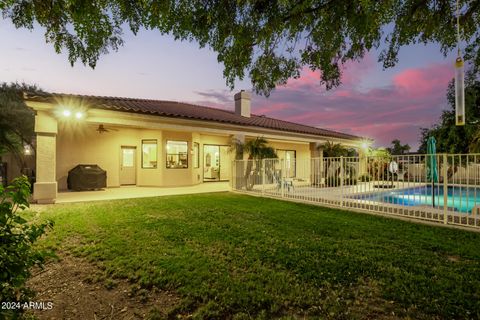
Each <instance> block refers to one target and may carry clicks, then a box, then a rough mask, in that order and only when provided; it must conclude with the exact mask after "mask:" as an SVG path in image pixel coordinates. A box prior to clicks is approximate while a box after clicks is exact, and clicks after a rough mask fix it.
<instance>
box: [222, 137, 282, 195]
mask: <svg viewBox="0 0 480 320" xmlns="http://www.w3.org/2000/svg"><path fill="white" fill-rule="evenodd" d="M231 149H234V150H235V151H236V153H237V154H239V155H243V154H244V153H246V154H248V161H247V169H246V170H245V186H246V187H247V190H251V189H252V188H253V185H254V184H255V180H254V178H253V177H254V176H255V175H257V174H258V172H259V171H260V168H261V160H263V159H275V158H277V154H276V153H275V149H274V148H272V147H271V146H269V145H268V141H267V140H266V139H265V138H263V137H257V138H255V139H253V140H249V141H247V142H245V143H243V142H241V141H240V140H238V139H234V140H233V142H232V148H231ZM254 161H255V162H256V166H255V172H253V174H252V169H253V163H254Z"/></svg>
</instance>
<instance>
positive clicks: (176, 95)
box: [0, 19, 454, 151]
mask: <svg viewBox="0 0 480 320" xmlns="http://www.w3.org/2000/svg"><path fill="white" fill-rule="evenodd" d="M0 39H2V41H1V42H0V81H1V82H12V81H18V82H26V83H29V84H37V85H38V86H40V87H41V88H42V89H44V90H46V91H50V92H63V93H76V94H91V95H104V96H122V97H136V98H150V99H159V100H175V101H184V102H193V103H197V104H201V105H206V106H213V107H218V108H224V109H231V110H233V108H234V107H233V94H234V93H235V92H237V91H239V90H240V89H246V90H250V89H251V84H250V81H249V79H245V80H244V81H239V82H237V84H236V87H235V89H234V91H233V92H231V91H230V90H229V88H227V86H226V85H225V81H224V79H223V77H222V71H223V66H222V65H220V64H218V62H217V59H216V54H215V53H214V52H212V51H210V50H208V49H199V47H198V45H197V44H196V43H188V42H176V41H174V40H173V39H172V38H170V37H165V36H161V35H160V34H158V33H157V32H154V31H142V32H140V34H139V35H137V36H136V37H135V36H133V35H126V36H125V37H124V40H125V45H124V46H123V47H121V48H120V50H119V51H118V52H111V53H110V54H108V55H103V56H101V58H100V61H99V62H98V64H97V67H96V68H95V69H94V70H92V69H91V68H89V67H86V66H83V65H82V64H80V63H77V64H76V65H75V66H74V67H73V68H72V67H71V66H70V64H69V62H68V60H67V56H66V54H60V55H59V54H56V53H55V52H54V49H53V47H52V45H50V44H46V43H45V39H44V37H43V30H42V29H40V28H37V29H35V31H33V32H30V31H28V30H24V29H20V30H17V29H15V28H14V27H13V26H12V25H11V24H10V23H9V22H7V21H5V20H1V19H0ZM453 56H454V55H453V54H451V55H449V56H448V57H447V58H445V57H444V56H443V55H442V54H441V53H440V50H439V48H438V46H437V45H435V44H431V45H428V46H423V45H416V46H410V47H405V48H402V50H401V52H400V56H399V58H400V62H399V64H398V65H397V66H396V67H395V68H392V69H388V70H386V71H384V70H382V66H381V64H379V63H378V62H377V57H378V52H377V51H372V52H370V53H368V54H367V55H366V57H365V58H364V59H363V60H362V61H361V62H358V63H356V62H352V63H348V64H347V65H345V66H344V75H343V84H342V85H341V86H340V87H338V88H336V89H333V90H330V91H326V90H325V88H324V87H322V86H320V84H319V74H318V73H314V72H311V71H309V70H307V69H305V70H304V72H303V73H302V77H301V78H300V79H296V80H291V81H289V83H288V84H287V85H286V86H283V87H279V88H277V89H276V90H275V91H274V92H272V94H271V96H270V97H269V98H268V99H267V98H264V97H259V96H254V97H253V98H252V112H253V113H255V114H264V115H267V116H271V117H275V118H279V119H283V120H288V121H293V122H298V123H303V124H307V125H311V126H318V127H322V128H327V129H333V130H337V131H342V132H347V133H352V134H355V135H360V136H366V137H371V138H373V139H374V140H375V144H376V145H377V146H388V145H389V144H390V142H391V141H392V140H393V139H395V138H398V139H400V140H401V141H402V142H403V143H409V144H410V145H411V146H412V151H416V149H417V147H418V139H419V133H420V127H428V126H430V125H431V124H432V123H434V122H436V121H437V119H438V117H439V116H440V113H441V111H442V110H443V109H445V108H447V107H448V105H447V101H446V95H445V93H446V88H447V85H448V82H449V80H450V79H451V78H452V77H453V63H452V61H453V60H454V58H453Z"/></svg>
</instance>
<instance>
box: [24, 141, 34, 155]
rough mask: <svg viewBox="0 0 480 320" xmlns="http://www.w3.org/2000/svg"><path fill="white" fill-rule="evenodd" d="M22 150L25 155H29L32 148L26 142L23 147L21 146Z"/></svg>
mask: <svg viewBox="0 0 480 320" xmlns="http://www.w3.org/2000/svg"><path fill="white" fill-rule="evenodd" d="M23 152H24V154H25V155H26V156H29V155H31V154H32V149H31V148H30V146H29V145H28V144H26V145H25V146H24V147H23Z"/></svg>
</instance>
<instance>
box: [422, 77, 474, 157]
mask: <svg viewBox="0 0 480 320" xmlns="http://www.w3.org/2000/svg"><path fill="white" fill-rule="evenodd" d="M447 99H448V102H449V104H450V109H448V110H444V111H443V112H442V115H441V117H440V121H439V123H437V124H435V125H434V126H432V127H431V128H422V129H421V137H420V147H419V150H418V151H419V152H420V153H426V151H427V140H428V138H429V137H430V136H434V137H435V139H436V140H437V152H440V153H441V152H446V153H469V152H470V153H472V152H479V151H480V80H479V78H478V75H476V74H475V73H473V72H468V73H467V76H466V78H465V118H466V124H465V125H464V126H456V125H455V86H454V84H453V81H452V82H450V84H449V86H448V89H447Z"/></svg>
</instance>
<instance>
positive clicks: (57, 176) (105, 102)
mask: <svg viewBox="0 0 480 320" xmlns="http://www.w3.org/2000/svg"><path fill="white" fill-rule="evenodd" d="M25 101H26V104H27V105H28V106H29V107H31V108H32V109H34V110H35V113H36V116H35V132H36V168H35V174H36V182H35V184H34V199H35V200H36V201H37V202H38V203H51V202H54V201H55V198H56V196H57V192H58V191H62V190H66V189H67V176H68V172H69V170H71V169H72V168H73V167H75V166H76V165H78V164H97V165H99V166H100V167H101V168H103V169H104V170H106V172H107V187H120V186H123V185H137V186H161V187H169V186H187V185H195V184H200V183H205V182H213V181H228V180H229V179H230V177H231V174H232V172H231V171H232V160H234V159H235V154H234V153H232V152H230V150H229V149H230V145H231V141H232V138H237V139H239V140H243V141H245V140H249V139H254V138H256V137H264V138H265V139H267V140H268V142H269V145H270V146H272V147H273V148H275V149H276V151H277V154H278V156H279V157H280V158H283V159H287V158H288V159H292V158H294V159H310V158H312V157H318V156H319V151H318V149H317V146H318V144H320V143H324V142H326V141H332V142H335V143H341V144H343V145H345V146H348V147H353V148H359V147H360V146H361V143H362V138H360V137H357V136H354V135H350V134H345V133H340V132H335V131H331V130H325V129H320V128H316V127H311V126H307V125H302V124H298V123H292V122H288V121H283V120H278V119H273V118H270V117H266V116H263V115H254V114H251V112H250V109H251V106H250V105H251V98H250V94H249V93H248V92H245V91H241V92H239V93H237V94H235V96H234V101H235V102H234V106H235V107H234V108H233V103H232V110H222V109H217V108H211V107H204V106H198V105H193V104H189V103H182V102H173V101H157V100H146V99H131V98H118V97H101V96H83V95H72V94H35V95H33V94H25Z"/></svg>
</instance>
